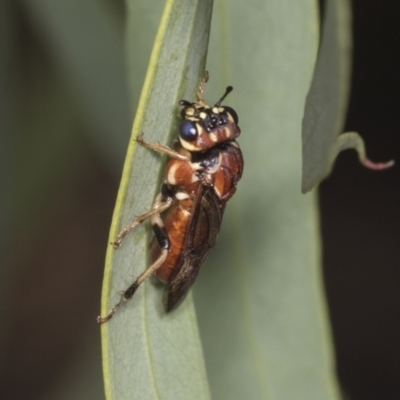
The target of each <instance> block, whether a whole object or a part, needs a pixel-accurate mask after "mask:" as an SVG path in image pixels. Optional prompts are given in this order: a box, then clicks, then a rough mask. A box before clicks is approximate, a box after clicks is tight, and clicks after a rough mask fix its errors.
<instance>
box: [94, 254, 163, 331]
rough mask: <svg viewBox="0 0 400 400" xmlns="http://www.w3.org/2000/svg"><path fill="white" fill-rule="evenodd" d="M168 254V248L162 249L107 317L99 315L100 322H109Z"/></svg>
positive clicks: (98, 320)
mask: <svg viewBox="0 0 400 400" xmlns="http://www.w3.org/2000/svg"><path fill="white" fill-rule="evenodd" d="M167 255H168V250H167V249H163V250H162V251H161V255H160V257H158V259H157V260H156V261H155V262H154V263H153V264H152V265H150V267H149V268H147V269H146V271H144V272H143V273H142V274H141V275H140V276H139V277H138V278H137V279H136V280H135V282H133V283H132V285H131V286H129V287H128V289H126V290H125V292H124V294H123V295H122V298H121V300H120V301H119V302H118V303H117V304H116V305H115V306H114V307H113V308H112V309H111V310H110V311H109V312H108V314H107V315H106V316H105V317H101V316H98V317H97V322H98V323H99V324H103V323H104V322H107V321H109V320H110V319H111V317H112V316H113V315H114V314H115V313H116V312H117V310H118V308H120V307H121V306H122V304H124V303H125V302H127V301H128V300H130V299H131V298H132V297H133V295H134V294H135V292H136V290H137V288H138V287H139V286H140V285H141V284H142V283H143V281H144V280H146V278H148V277H149V276H150V275H152V274H153V273H154V272H155V271H156V270H157V269H158V268H159V267H160V265H161V264H162V263H163V262H164V261H165V259H166V258H167Z"/></svg>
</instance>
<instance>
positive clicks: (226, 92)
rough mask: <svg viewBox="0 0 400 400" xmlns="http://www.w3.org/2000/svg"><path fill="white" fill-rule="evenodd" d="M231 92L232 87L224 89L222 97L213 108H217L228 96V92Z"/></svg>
mask: <svg viewBox="0 0 400 400" xmlns="http://www.w3.org/2000/svg"><path fill="white" fill-rule="evenodd" d="M232 90H233V87H232V86H228V87H227V88H226V90H225V93H224V95H223V96H222V97H221V98H220V99H219V100H218V101H217V102H216V103H215V105H214V107H219V106H220V105H221V103H222V101H223V100H224V99H225V97H226V96H228V94H229V93H230V92H232Z"/></svg>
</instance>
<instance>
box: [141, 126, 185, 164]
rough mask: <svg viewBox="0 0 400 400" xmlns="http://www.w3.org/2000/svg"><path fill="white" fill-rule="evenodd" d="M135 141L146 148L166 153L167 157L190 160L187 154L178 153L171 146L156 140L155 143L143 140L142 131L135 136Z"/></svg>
mask: <svg viewBox="0 0 400 400" xmlns="http://www.w3.org/2000/svg"><path fill="white" fill-rule="evenodd" d="M136 141H137V142H138V143H139V144H140V145H142V146H143V147H146V148H148V149H151V150H153V151H156V152H158V153H164V154H167V155H168V156H169V157H172V158H177V159H178V160H183V161H190V157H189V156H185V155H183V154H180V153H178V152H176V151H175V150H173V149H171V147H168V146H165V145H163V144H161V143H158V142H157V143H149V142H145V141H144V140H143V132H142V133H141V134H140V135H139V136H138V137H137V139H136Z"/></svg>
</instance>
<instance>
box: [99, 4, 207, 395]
mask: <svg viewBox="0 0 400 400" xmlns="http://www.w3.org/2000/svg"><path fill="white" fill-rule="evenodd" d="M128 9H129V12H130V13H135V12H140V10H138V9H137V8H136V4H135V2H134V1H129V2H128ZM211 10H212V1H211V0H206V1H205V0H199V1H190V2H188V1H185V0H176V1H173V0H168V1H167V2H166V6H165V9H164V13H163V16H162V19H161V24H160V27H159V29H158V33H157V37H156V41H155V44H154V48H153V52H152V55H151V59H150V65H149V68H148V71H147V75H146V80H145V83H144V88H143V91H142V95H141V98H140V101H139V106H138V110H137V114H136V118H135V122H134V125H133V132H132V138H135V137H136V136H137V135H138V133H140V132H141V131H143V132H144V134H145V139H146V140H148V141H149V142H156V141H160V142H162V143H169V141H170V136H171V135H170V134H171V132H173V131H174V128H175V127H176V115H177V113H178V107H177V104H178V101H179V100H180V99H181V98H189V99H192V98H194V95H195V92H196V89H197V86H198V83H199V81H200V80H201V77H202V75H203V74H204V66H205V58H206V52H207V46H208V37H209V30H210V29H209V26H210V21H211ZM129 23H130V22H129V18H128V24H129ZM130 31H131V32H132V30H130ZM128 42H129V41H128ZM138 56H139V55H138ZM161 162H162V159H161V157H160V156H159V155H158V154H154V153H152V152H151V151H149V150H146V149H144V148H141V147H138V146H136V144H135V142H134V141H133V140H131V142H130V143H129V147H128V154H127V158H126V162H125V166H124V171H123V176H122V181H121V187H120V190H119V193H118V199H117V204H116V208H115V212H114V217H113V221H112V226H111V232H110V240H114V239H115V238H116V235H117V233H118V231H119V230H120V229H121V228H122V227H123V226H125V225H127V224H128V223H130V222H131V221H132V220H133V219H134V216H135V215H138V214H141V213H143V212H144V211H145V210H146V209H148V208H149V207H150V205H151V204H152V202H153V200H154V197H155V194H156V193H157V191H158V190H159V182H160V174H161V172H160V171H161V169H160V167H161ZM148 231H149V229H148V227H147V228H146V227H145V226H140V227H138V228H137V229H136V231H135V232H132V234H130V235H129V236H128V237H127V238H126V240H125V242H124V243H123V245H122V246H121V248H119V249H118V251H114V250H113V249H112V248H111V246H109V248H108V251H107V256H106V269H105V276H104V286H103V296H102V314H105V313H107V311H108V310H109V309H110V307H112V306H113V305H114V304H115V303H116V302H117V301H118V300H119V298H120V295H119V294H118V291H120V290H123V289H126V288H127V287H128V286H129V285H130V284H131V283H132V281H133V280H134V278H135V277H137V276H138V275H139V274H140V273H141V272H142V271H144V270H145V269H146V267H147V266H148V262H147V261H148V260H147V249H148ZM162 290H163V289H162V288H161V287H155V286H154V285H152V284H151V283H150V282H145V283H144V284H143V285H142V286H141V287H140V289H139V290H138V292H137V293H136V294H135V297H134V298H133V300H132V301H130V302H128V303H127V304H126V305H124V307H122V308H121V309H120V310H119V311H118V313H117V314H116V315H115V316H114V317H113V319H111V320H110V321H109V322H108V323H106V324H104V325H103V326H102V343H103V366H104V377H105V390H106V397H107V399H118V400H120V399H185V400H186V399H192V398H193V399H194V398H195V399H208V398H209V390H208V385H207V381H206V374H205V368H204V362H203V356H202V349H201V345H200V341H199V335H198V330H197V325H196V318H195V314H194V310H193V304H192V300H191V298H189V299H187V300H186V301H185V302H184V303H183V304H182V306H181V307H179V309H178V310H176V311H175V312H173V313H171V314H168V315H166V314H165V313H164V310H163V307H162Z"/></svg>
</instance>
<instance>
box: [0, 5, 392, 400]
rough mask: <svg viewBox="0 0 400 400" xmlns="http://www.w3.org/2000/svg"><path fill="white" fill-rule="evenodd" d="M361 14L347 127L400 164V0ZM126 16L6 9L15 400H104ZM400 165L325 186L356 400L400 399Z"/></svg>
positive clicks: (2, 8)
mask: <svg viewBox="0 0 400 400" xmlns="http://www.w3.org/2000/svg"><path fill="white" fill-rule="evenodd" d="M75 3H76V4H78V3H80V6H79V7H80V12H79V15H77V14H76V13H72V12H71V9H72V5H71V4H75ZM68 5H69V6H68ZM353 6H354V9H353V12H354V68H353V83H352V91H351V99H350V108H349V114H348V119H347V122H346V130H351V131H358V132H360V133H361V134H362V136H363V137H364V139H365V142H366V147H367V152H368V155H369V158H370V159H372V160H374V161H387V160H388V159H392V158H394V159H396V161H397V162H398V165H399V164H400V127H399V122H400V121H399V112H398V110H397V109H398V100H397V98H398V96H397V95H398V91H399V78H398V76H399V73H398V71H400V52H399V51H398V45H397V43H398V41H399V40H398V37H399V33H400V25H399V24H398V21H399V17H400V4H399V3H398V2H396V1H386V2H379V1H378V0H363V1H361V0H353ZM123 19H124V4H123V1H122V0H118V1H108V0H103V1H96V0H85V2H76V1H70V2H65V1H62V0H54V1H53V3H52V2H49V1H45V0H30V1H22V0H14V1H3V2H1V3H0V118H1V127H2V128H1V130H2V134H1V135H0V138H1V142H0V146H1V147H0V148H1V158H0V159H1V163H2V164H1V165H2V166H3V168H0V174H1V178H2V182H3V187H4V188H5V190H4V192H3V194H2V201H3V207H2V211H1V214H0V218H1V228H0V229H1V233H2V237H3V238H4V240H2V244H1V246H2V250H3V253H4V255H5V260H6V261H5V263H4V265H3V266H2V268H1V269H0V273H1V274H2V275H1V280H0V285H1V287H0V289H1V293H2V298H1V302H0V311H1V313H0V316H1V326H2V329H1V333H0V335H1V336H0V339H1V340H0V343H1V344H0V352H1V360H2V362H1V364H0V368H1V372H0V397H1V398H2V399H11V400H20V399H21V400H25V399H55V398H57V399H73V398H82V393H85V397H84V398H85V399H101V398H103V393H102V382H101V360H100V351H99V348H100V339H99V329H98V326H97V324H96V323H95V317H96V315H97V314H98V311H99V301H100V290H101V282H102V274H103V263H104V255H105V248H106V243H107V236H108V229H109V224H110V220H111V214H112V210H113V207H114V202H115V198H116V192H117V188H118V183H119V178H120V173H121V169H122V163H123V159H124V152H125V149H126V145H127V142H128V140H129V133H130V125H131V120H132V116H133V110H134V105H132V106H129V104H132V103H130V102H129V101H128V89H127V85H126V76H125V71H124V70H123V68H122V67H121V66H120V64H121V63H120V62H119V63H116V62H114V60H115V59H116V58H118V57H119V58H121V57H123V53H124V48H123V35H124V33H123ZM71 27H72V28H71ZM104 32H107V34H104ZM77 43H78V44H79V43H80V46H77ZM88 49H90V51H88ZM93 65H96V68H93ZM110 132H111V133H112V135H110ZM10 165H11V168H10ZM398 165H396V166H395V167H394V168H392V169H391V170H388V171H383V172H373V171H370V170H366V169H364V168H363V167H362V166H361V165H360V164H359V163H358V161H357V157H356V154H355V153H354V152H350V151H348V152H345V153H343V154H341V155H340V156H339V159H338V161H337V162H336V165H335V168H334V171H333V174H332V175H331V176H330V177H329V178H328V179H327V180H326V181H325V182H324V183H323V184H322V185H321V187H320V205H321V214H322V215H321V224H322V234H323V242H324V262H325V277H326V287H327V294H328V301H329V307H330V313H331V317H332V323H333V332H334V339H335V344H336V351H337V363H338V371H339V377H340V380H341V383H342V386H343V389H344V391H345V393H346V394H347V396H348V398H350V399H353V400H361V399H362V400H378V399H379V400H386V399H387V400H390V399H398V398H400V379H399V378H400V354H399V352H400V346H399V337H400V318H399V314H400V295H399V290H398V287H399V286H400V265H399V261H400V245H399V240H398V239H399V234H398V232H399V226H398V225H399V223H398V221H400V210H399V207H398V204H400V202H399V200H400V189H399V185H398V184H397V182H399V181H400V179H399V178H400V168H399V166H398ZM299 186H300V183H299ZM11 222H12V223H11ZM10 226H11V227H12V228H11V229H10V228H9V227H10Z"/></svg>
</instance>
